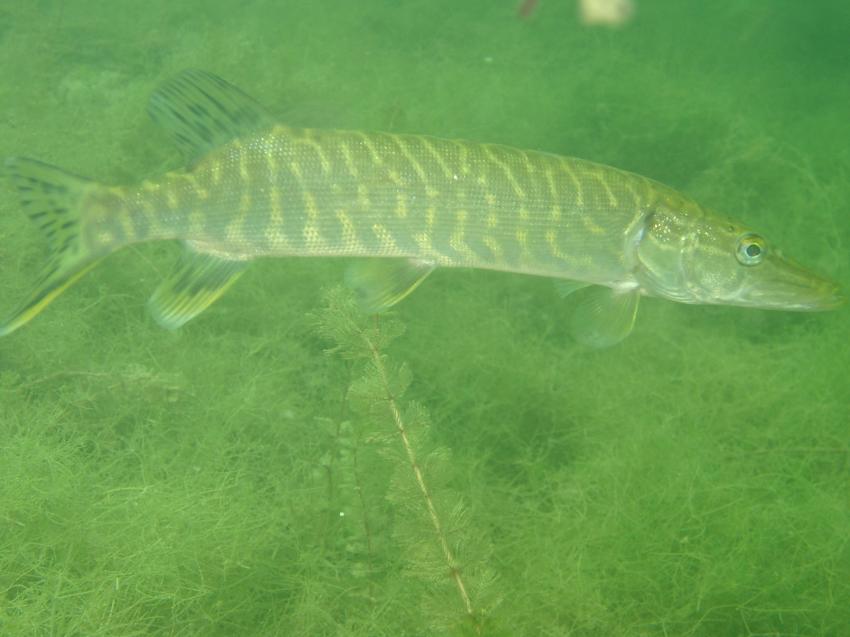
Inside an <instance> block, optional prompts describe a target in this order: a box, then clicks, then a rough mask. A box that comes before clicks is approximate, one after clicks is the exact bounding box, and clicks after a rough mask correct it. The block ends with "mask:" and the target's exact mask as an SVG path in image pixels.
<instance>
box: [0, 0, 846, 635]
mask: <svg viewBox="0 0 850 637" xmlns="http://www.w3.org/2000/svg"><path fill="white" fill-rule="evenodd" d="M516 5H517V3H516V2H514V0H498V1H497V0H477V1H474V2H473V1H467V2H463V1H459V0H454V1H449V0H427V1H426V0H410V1H397V2H392V1H390V0H384V1H380V0H358V1H357V2H348V1H343V0H333V1H332V0H318V1H316V0H311V1H308V0H302V1H300V2H288V3H283V2H279V1H277V0H256V1H253V2H247V3H236V2H231V3H228V2H222V1H220V0H219V1H217V2H166V1H164V0H148V1H147V2H144V3H139V2H128V1H125V0H121V1H116V2H110V3H104V2H95V1H94V0H91V1H88V2H86V1H82V0H72V1H69V2H58V1H57V2H54V1H51V0H39V1H38V2H24V1H23V0H9V1H8V2H5V3H3V4H2V5H0V69H2V75H0V104H2V109H0V155H9V154H16V155H19V154H23V155H28V156H33V157H37V158H40V159H43V160H45V161H49V162H51V163H55V164H58V165H61V166H64V167H66V168H68V169H69V170H71V171H73V172H75V173H79V174H83V175H88V176H91V177H94V178H97V179H99V180H105V181H112V182H132V181H135V180H138V179H140V178H142V177H145V176H150V175H153V174H156V173H158V172H161V171H162V170H165V169H167V168H173V167H175V166H177V165H179V162H180V159H179V157H178V155H177V153H176V151H175V150H174V149H173V148H171V147H170V146H169V145H168V142H167V139H166V136H165V135H164V134H162V133H161V132H160V131H158V130H157V129H156V127H155V126H154V125H153V124H152V123H150V122H149V121H148V120H147V117H146V115H145V112H144V111H145V102H146V99H147V96H148V94H149V93H150V92H151V91H152V90H153V89H154V87H155V86H156V85H157V84H158V83H159V82H161V81H162V80H164V79H165V78H166V77H168V76H169V75H171V74H172V73H174V72H176V71H179V70H181V69H183V68H186V67H199V68H204V69H208V70H210V71H213V72H215V73H218V74H220V75H222V76H223V77H226V78H227V79H229V80H230V81H231V82H233V83H236V84H238V85H239V86H241V87H242V88H243V89H244V90H246V91H247V92H249V93H251V94H252V95H254V96H255V97H256V98H257V99H258V100H260V101H261V102H263V103H264V104H266V105H268V106H269V108H270V110H271V111H272V112H274V113H275V114H277V115H278V116H279V117H280V118H281V120H282V121H285V122H287V123H290V124H293V125H307V126H318V127H334V128H356V129H369V130H375V129H377V130H389V131H398V132H416V133H428V134H433V135H439V136H443V137H463V138H468V139H473V140H479V141H494V142H502V143H507V144H511V145H515V146H520V147H524V148H534V149H542V150H548V151H552V152H557V153H560V154H568V155H576V156H580V157H585V158H588V159H593V160H597V161H601V162H604V163H609V164H613V165H616V166H619V167H622V168H625V169H629V170H632V171H635V172H638V173H641V174H644V175H647V176H650V177H653V178H655V179H658V180H660V181H663V182H666V183H668V184H670V185H672V186H675V187H677V188H679V189H681V190H683V191H685V192H687V193H688V194H690V195H692V196H694V197H695V198H696V199H698V200H699V201H701V202H703V203H704V204H706V205H708V206H711V207H714V208H717V209H720V210H724V211H726V212H728V213H729V214H730V215H733V216H735V217H738V218H740V219H742V220H743V221H745V222H747V223H748V224H749V225H751V226H753V227H755V228H757V229H759V230H761V231H763V232H764V233H765V234H766V235H768V236H770V237H771V238H772V239H773V240H774V241H776V242H777V243H778V244H780V245H782V246H783V247H784V248H785V251H786V253H789V254H791V255H793V256H795V257H796V258H797V259H798V260H800V261H802V262H805V263H806V264H808V265H810V266H812V267H814V268H816V269H817V270H819V271H821V272H824V273H827V274H830V275H832V276H833V277H835V278H836V279H838V280H840V281H843V282H844V283H845V285H848V286H850V220H848V210H850V150H848V139H850V118H848V110H847V109H848V104H850V55H848V50H850V47H848V45H847V43H848V42H850V5H848V4H847V3H846V2H843V1H838V0H830V1H826V0H824V1H820V2H811V3H810V2H796V1H791V0H784V1H775V2H762V3H756V2H747V3H743V2H736V1H732V0H713V1H712V2H702V1H698V0H687V1H684V0H665V1H663V2H662V1H659V0H652V1H650V0H643V1H642V2H641V0H638V11H637V14H636V18H635V20H634V21H633V22H632V23H630V24H628V25H626V26H625V27H624V28H621V29H617V30H609V29H604V28H587V27H583V26H582V25H581V24H580V23H579V21H578V20H577V18H576V12H575V6H574V4H573V3H572V2H570V1H567V0H561V1H558V0H540V2H539V5H538V7H537V9H536V11H535V12H534V13H533V14H532V15H531V16H530V18H529V19H527V20H520V19H518V17H517V15H516ZM237 7H239V8H237ZM43 254H44V248H43V244H42V241H41V238H40V237H39V236H38V233H37V230H36V229H35V228H33V227H31V225H30V224H29V223H28V222H27V221H26V219H25V215H23V213H22V212H21V211H20V210H19V206H18V203H17V201H16V198H15V195H14V193H13V192H12V191H11V189H9V188H5V187H4V188H3V189H2V190H0V300H1V301H2V308H0V309H2V310H3V312H5V311H6V310H9V309H11V308H12V306H13V305H14V304H15V303H16V302H17V301H18V300H19V299H20V298H21V297H22V296H23V295H24V294H25V293H26V290H27V289H28V287H29V285H30V284H31V283H32V282H33V280H34V279H35V277H36V275H37V271H38V268H39V265H40V263H41V261H42V258H43ZM176 254H177V247H176V246H175V245H171V244H153V245H143V246H138V247H136V248H132V249H128V250H125V251H123V252H121V253H119V254H117V255H114V256H113V257H111V258H109V259H108V260H107V261H106V262H104V263H103V264H102V265H101V266H100V267H99V268H97V269H96V270H95V271H93V272H92V273H91V274H89V275H88V276H87V277H86V278H85V279H83V280H82V281H81V282H80V283H79V284H78V285H77V286H76V287H74V288H72V289H71V290H70V291H69V292H67V293H66V294H64V295H63V296H62V297H61V298H59V299H58V300H57V301H56V302H54V303H53V304H52V305H51V306H50V307H49V308H48V309H47V310H46V311H45V312H44V313H43V314H42V315H41V316H39V317H38V318H37V319H36V320H35V321H33V323H32V324H30V325H28V326H26V327H25V328H24V329H22V330H20V331H19V332H16V333H15V334H13V335H11V336H9V337H7V338H5V339H3V340H2V341H0V634H2V635H12V636H16V635H56V636H64V635H80V636H88V635H103V636H116V635H117V636H124V635H148V634H153V635H199V636H201V635H203V636H207V635H222V636H227V635H310V636H312V635H337V636H342V635H369V636H372V635H388V636H398V635H442V634H447V635H478V634H480V635H498V636H511V635H529V636H538V635H550V636H554V635H575V636H585V635H599V636H606V637H609V636H620V635H623V636H633V635H639V636H654V635H693V636H709V637H710V636H716V635H733V636H738V635H740V636H748V635H771V636H779V635H782V636H785V635H836V636H840V635H848V634H850V603H848V600H850V544H848V542H847V537H848V527H850V495H848V494H850V444H848V435H850V434H848V430H850V428H848V424H850V422H849V421H850V385H848V370H850V344H848V338H847V335H848V328H850V321H849V320H848V317H850V309H848V308H846V307H845V308H844V309H842V310H839V311H836V312H832V313H825V314H811V315H804V314H789V313H779V312H777V313H771V312H762V311H752V310H742V309H735V308H722V307H694V306H682V305H676V304H673V303H669V302H665V301H659V300H652V299H650V300H647V301H645V302H643V303H642V306H641V313H640V316H639V317H638V323H637V327H636V329H635V332H634V334H633V335H632V336H631V337H630V338H628V339H627V340H626V341H625V342H623V343H622V344H621V345H619V346H616V347H614V348H611V349H608V350H601V351H594V350H587V349H583V348H581V347H579V346H577V345H576V344H575V343H574V342H573V341H572V340H571V339H570V336H569V330H568V329H567V323H568V321H567V319H566V317H568V316H569V302H568V301H564V300H562V299H560V298H559V297H558V296H557V295H556V294H555V293H554V292H553V290H552V287H551V283H550V282H548V281H546V280H541V279H535V278H531V277H522V276H511V275H505V274H498V273H488V272H472V271H438V272H437V273H436V274H434V275H433V276H431V277H430V278H429V279H428V280H427V281H426V282H425V284H423V285H422V286H421V287H420V288H419V289H418V290H417V291H416V293H415V294H413V295H412V296H411V297H410V298H409V299H407V300H406V301H405V302H404V303H402V304H401V305H399V306H398V307H397V311H396V312H394V318H393V319H386V318H384V319H381V320H380V321H378V322H375V321H374V320H372V319H367V320H365V322H363V319H358V318H352V317H348V318H346V317H345V316H342V315H337V314H334V313H333V312H330V313H329V311H328V310H327V309H325V307H326V303H325V301H324V298H325V294H324V293H323V290H326V289H329V288H332V287H333V286H334V285H336V284H337V283H338V282H339V281H340V280H341V278H342V273H343V270H344V264H343V263H341V262H335V261H320V260H315V261H314V260H298V259H291V260H278V261H264V262H260V263H257V264H255V265H254V266H253V267H252V269H251V270H250V272H249V273H248V274H246V275H245V276H244V277H243V278H242V279H241V280H240V282H239V284H238V285H237V286H236V287H234V289H233V290H232V291H230V292H229V293H228V294H227V295H226V296H225V297H224V298H223V299H222V300H221V301H220V302H218V303H217V304H216V305H214V306H213V307H212V308H211V309H210V310H209V311H208V312H206V313H205V314H204V315H202V316H201V317H199V318H198V319H197V320H196V321H194V322H192V323H190V324H189V325H187V326H186V327H185V328H184V329H182V330H181V331H179V332H176V333H169V332H166V331H163V330H160V329H159V328H157V327H156V326H155V325H154V323H153V322H152V320H151V319H150V318H149V317H148V316H147V315H146V313H145V310H144V304H145V301H146V298H147V296H148V295H149V294H150V293H151V292H152V291H153V289H154V288H155V287H156V285H157V283H158V282H159V281H160V280H161V279H162V277H163V276H165V274H166V273H167V272H168V270H169V269H170V267H171V264H172V262H173V260H174V259H175V257H176ZM328 317H330V319H329V318H328ZM331 319H332V321H331V322H333V321H337V323H336V325H337V328H339V329H341V330H342V331H343V332H344V331H345V329H346V328H345V325H354V324H355V323H356V325H357V326H358V327H357V329H358V330H370V331H369V332H368V333H369V334H370V335H371V336H370V338H373V339H376V340H377V341H378V342H380V341H381V339H384V340H389V339H388V338H387V337H388V336H389V335H390V334H389V332H395V331H398V330H397V328H396V327H394V326H397V325H403V326H404V327H405V331H404V334H403V335H402V336H399V337H398V338H396V339H395V340H393V341H392V342H391V343H387V344H386V345H385V347H384V346H383V345H382V347H383V350H382V351H383V352H384V353H385V354H386V356H387V358H386V359H384V361H383V363H382V364H383V365H384V369H385V371H386V372H387V374H388V379H389V380H388V383H389V384H390V385H391V386H392V391H393V395H394V397H395V401H396V402H397V403H398V407H399V409H400V410H401V412H402V414H403V415H402V417H403V419H404V424H405V426H406V427H407V428H408V429H409V430H410V441H409V442H410V445H409V447H410V448H412V449H413V451H414V452H415V455H416V459H417V463H418V465H421V467H422V468H423V475H424V481H425V483H426V485H427V489H428V492H429V497H430V499H431V501H432V502H433V504H434V507H435V513H436V514H437V516H438V518H439V520H440V521H441V524H442V527H441V531H440V532H439V533H438V532H436V531H435V528H434V524H433V518H432V516H431V515H430V513H429V512H428V509H427V506H426V498H425V497H423V495H422V490H421V488H420V486H419V484H418V483H417V482H416V480H415V477H414V472H413V471H412V469H411V465H410V457H409V456H408V455H407V453H406V449H405V447H404V445H403V442H402V440H401V436H400V435H399V433H398V427H397V424H398V423H396V422H394V421H393V418H392V415H391V414H388V412H387V410H386V406H387V403H386V395H384V396H383V397H382V396H381V391H382V390H381V388H382V387H383V386H382V385H381V384H380V383H379V382H378V380H376V376H375V374H376V372H375V369H374V365H373V361H372V362H370V360H369V359H368V356H367V357H365V358H363V359H362V360H361V359H358V358H357V356H358V355H357V353H356V352H355V353H352V352H351V351H350V350H345V349H344V350H343V351H342V352H340V353H337V354H327V353H325V350H327V349H328V348H330V347H332V346H333V338H330V336H332V334H330V332H333V330H330V332H329V330H328V329H324V331H323V330H320V329H319V328H317V323H320V322H321V321H325V322H326V323H327V321H328V320H331ZM346 321H349V322H350V321H354V322H355V323H346ZM357 321H360V322H359V323H357ZM340 326H342V327H340ZM352 329H353V328H352ZM398 329H400V328H398ZM338 331H339V330H338ZM334 333H335V332H334ZM382 335H383V336H382ZM343 340H345V339H344V338H343ZM346 352H348V358H346V357H345V356H343V355H341V354H345V353H346ZM361 354H362V353H361ZM401 363H406V365H407V366H408V367H407V369H409V370H410V373H411V377H412V380H411V382H410V386H409V388H408V389H407V391H406V392H405V393H404V394H403V395H402V394H401V392H400V391H399V390H400V389H401V388H400V386H399V383H400V381H399V376H400V375H401V376H404V375H405V374H406V372H404V371H400V370H399V367H398V366H399V365H400V364H401ZM364 375H366V376H367V377H368V379H367V380H366V381H362V380H361V379H362V377H363V376H364ZM352 385H353V386H354V390H353V393H352V392H349V387H350V386H352ZM370 392H371V393H370ZM347 396H349V397H350V398H351V400H348V399H347ZM416 405H419V407H418V408H417V407H416ZM425 412H427V414H426V413H425ZM441 539H445V540H446V543H447V546H448V548H449V551H450V556H449V557H446V554H445V551H443V550H442V548H441V544H440V540H441ZM452 566H455V567H458V570H455V571H453V570H452V568H451V567H452ZM458 578H460V579H462V580H463V581H464V585H465V586H466V589H467V596H468V603H467V600H465V599H464V597H463V595H462V594H461V593H460V590H459V587H458V583H457V582H458ZM470 609H471V610H472V612H471V613H470V612H469V611H470Z"/></svg>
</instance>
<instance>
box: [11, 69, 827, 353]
mask: <svg viewBox="0 0 850 637" xmlns="http://www.w3.org/2000/svg"><path fill="white" fill-rule="evenodd" d="M148 111H149V113H150V115H151V116H152V117H153V119H154V120H155V121H156V122H158V123H159V124H160V125H161V126H162V127H163V128H164V129H165V130H166V131H167V132H168V133H169V134H170V135H171V137H172V138H173V140H174V141H175V142H176V144H177V145H178V146H179V147H180V148H181V149H182V150H183V152H184V154H185V155H186V158H187V168H186V169H184V170H179V171H175V172H169V173H166V174H164V175H162V176H161V177H158V178H156V179H149V180H145V181H142V182H141V183H138V184H135V185H129V186H110V185H102V184H99V183H96V182H94V181H89V180H87V179H84V178H81V177H77V176H74V175H71V174H69V173H66V172H64V171H62V170H60V169H58V168H55V167H53V166H49V165H47V164H44V163H41V162H38V161H35V160H33V159H25V158H21V157H13V158H10V159H8V160H7V161H6V164H5V172H6V175H7V177H8V179H9V180H10V181H11V184H12V185H13V187H14V188H16V189H17V191H18V193H19V197H20V201H21V205H22V207H23V208H24V210H25V211H26V212H27V214H28V215H29V217H30V219H32V220H33V221H34V222H35V223H36V224H37V225H38V226H39V227H40V228H41V230H42V231H43V233H44V235H45V237H46V239H47V242H48V245H49V257H48V261H47V264H46V266H45V268H44V270H43V272H42V274H41V276H40V278H39V280H38V282H37V283H36V285H35V287H34V289H33V291H32V293H31V294H30V295H29V297H28V298H26V299H25V300H24V301H23V302H22V303H21V304H20V305H19V306H18V308H17V309H16V310H14V311H13V312H12V313H11V315H10V316H9V317H8V318H7V319H6V320H5V321H4V322H3V323H0V336H2V335H6V334H9V333H11V332H13V331H15V330H16V329H18V328H19V327H21V326H22V325H24V324H25V323H27V322H28V321H29V320H30V319H32V318H33V317H34V316H35V315H36V314H38V313H39V312H40V311H41V310H42V309H44V307H45V306H46V305H47V304H48V303H50V302H51V301H52V300H53V299H54V298H55V297H56V296H57V295H58V294H60V293H61V292H62V291H63V290H65V289H66V288H68V286H70V285H71V284H72V283H73V282H75V281H76V280H77V279H79V278H80V277H81V276H82V275H83V274H84V273H85V272H87V271H88V270H89V269H91V268H92V267H93V266H94V265H95V264H96V263H97V262H98V261H100V260H101V259H102V258H104V257H105V256H107V255H109V254H110V253H112V252H115V251H116V250H118V249H120V248H122V247H124V246H127V245H130V244H133V243H137V242H142V241H153V240H173V239H178V240H181V241H182V242H183V250H182V255H181V258H180V259H179V260H178V263H177V265H176V267H175V269H174V271H173V272H172V274H171V275H170V276H169V277H168V278H167V279H166V280H165V281H163V282H162V283H161V284H160V286H159V287H158V288H157V290H156V291H155V292H154V293H153V296H152V297H151V298H150V301H149V304H148V305H149V308H150V310H151V313H152V314H153V316H154V318H155V319H156V321H157V322H159V323H160V324H161V325H163V326H164V327H166V328H172V329H174V328H177V327H179V326H181V325H183V324H184V323H186V322H187V321H189V320H190V319H192V318H193V317H195V316H197V315H198V314H199V313H200V312H202V311H203V310H204V309H206V308H207V307H208V306H209V305H210V304H211V303H213V302H214V301H215V300H216V299H218V298H219V297H220V296H221V295H222V293H224V291H225V290H226V289H227V288H228V287H229V286H230V285H232V284H233V283H234V281H236V279H237V278H238V277H239V276H240V275H241V274H242V273H243V272H244V270H245V268H246V267H247V266H248V265H249V263H250V262H251V261H253V260H254V259H257V258H260V257H284V256H301V257H366V258H365V259H356V260H354V262H353V265H352V266H351V268H350V269H349V271H348V273H347V275H346V278H347V280H348V282H349V284H350V285H351V286H352V287H353V288H354V290H355V291H356V293H357V295H358V297H359V299H360V301H361V303H362V305H363V307H364V308H365V309H367V310H368V311H373V312H379V311H381V310H384V309H386V308H388V307H390V306H392V305H393V304H395V303H397V302H398V301H400V300H401V299H403V298H404V297H405V296H407V295H408V294H409V293H410V292H411V291H413V290H414V289H415V288H416V287H417V286H418V285H419V284H420V283H421V282H422V281H423V280H424V279H425V277H427V276H428V275H429V274H430V273H431V272H432V271H433V270H434V269H435V268H438V267H463V268H483V269H489V270H500V271H506V272H519V273H525V274H531V275H539V276H546V277H551V278H553V279H556V280H557V281H559V282H560V287H561V290H562V293H563V294H572V293H573V292H576V293H577V296H578V297H580V298H579V300H578V301H577V302H576V304H575V308H574V311H573V313H572V318H571V326H572V332H573V334H574V335H575V337H576V339H577V340H578V341H580V342H582V343H585V344H588V345H591V346H600V347H602V346H608V345H612V344H614V343H617V342H619V341H621V340H622V339H623V338H625V337H626V336H627V335H628V334H629V333H630V332H631V330H632V327H633V325H634V321H635V316H636V314H637V310H638V301H639V299H640V297H641V296H652V297H661V298H664V299H669V300H672V301H678V302H680V303H694V304H725V305H737V306H745V307H754V308H768V309H778V310H825V309H829V308H834V307H836V306H837V305H839V304H840V303H841V302H842V300H843V299H842V296H841V294H840V292H839V289H838V286H837V285H835V284H834V283H832V282H831V281H828V280H826V279H824V278H821V277H819V276H817V275H815V274H813V273H811V272H809V271H808V270H806V269H804V268H802V267H801V266H799V265H797V264H796V263H794V262H793V261H791V260H789V259H787V258H785V257H784V256H782V254H781V252H780V251H779V250H778V249H777V248H776V247H774V246H773V245H772V244H771V243H770V242H769V241H768V240H767V239H765V238H764V237H763V236H762V235H760V234H757V233H756V232H754V231H752V230H750V229H749V228H747V227H746V226H744V225H742V224H740V223H739V222H737V221H733V220H731V219H729V218H726V217H725V216H721V215H719V214H716V213H714V212H712V211H710V210H708V209H706V208H704V207H702V206H701V205H700V204H698V203H696V202H695V201H693V200H691V199H690V198H688V197H686V196H685V195H682V194H680V193H678V192H677V191H675V190H673V189H671V188H669V187H667V186H664V185H662V184H660V183H658V182H655V181H653V180H651V179H648V178H646V177H642V176H639V175H636V174H632V173H629V172H626V171H623V170H619V169H617V168H612V167H609V166H604V165H601V164H597V163H593V162H591V161H586V160H583V159H576V158H571V157H562V156H558V155H553V154H549V153H544V152H535V151H529V150H519V149H515V148H509V147H507V146H501V145H496V144H483V143H474V142H469V141H459V140H445V139H438V138H435V137H428V136H425V135H400V134H388V133H363V132H357V131H342V130H318V129H307V128H293V127H289V126H285V125H282V124H280V123H278V122H276V121H275V120H274V119H273V118H272V117H271V116H270V115H268V114H267V112H266V111H265V110H264V109H263V107H261V106H260V105H259V104H258V103H257V102H255V101H254V100H253V99H252V98H250V97H249V96H248V95H246V94H245V93H243V92H242V91H241V90H240V89H238V88H236V87H235V86H233V85H232V84H229V83H228V82H226V81H225V80H223V79H221V78H219V77H217V76H215V75H212V74H210V73H207V72H204V71H198V70H188V71H184V72H182V73H180V74H179V75H177V76H176V77H174V78H172V79H171V80H169V81H167V82H166V83H165V84H164V85H163V86H161V87H160V88H159V89H158V90H157V91H155V92H154V94H153V95H152V97H151V99H150V102H149V106H148ZM583 288H585V289H583Z"/></svg>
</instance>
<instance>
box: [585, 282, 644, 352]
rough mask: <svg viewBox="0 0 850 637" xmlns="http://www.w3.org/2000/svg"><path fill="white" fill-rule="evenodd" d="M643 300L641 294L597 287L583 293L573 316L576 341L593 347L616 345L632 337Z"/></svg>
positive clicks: (633, 291) (636, 291)
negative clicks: (639, 304)
mask: <svg viewBox="0 0 850 637" xmlns="http://www.w3.org/2000/svg"><path fill="white" fill-rule="evenodd" d="M639 300H640V292H639V291H638V290H629V291H626V292H621V291H618V290H612V289H611V288H607V287H602V286H593V287H592V288H589V289H587V290H584V291H582V292H581V293H580V298H579V301H578V305H577V306H576V308H575V311H574V312H573V316H572V323H571V328H572V333H573V337H574V338H575V339H576V340H577V341H578V342H579V343H581V344H582V345H587V346H589V347H610V346H612V345H616V344H617V343H619V342H620V341H622V340H623V339H624V338H626V337H627V336H628V335H629V334H631V331H632V328H633V327H634V324H635V316H637V309H638V301H639Z"/></svg>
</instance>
